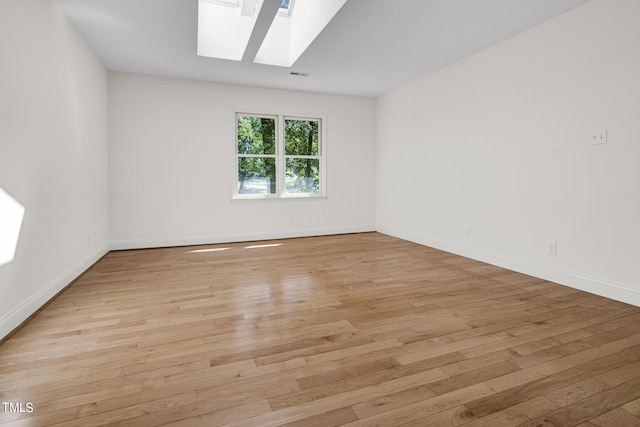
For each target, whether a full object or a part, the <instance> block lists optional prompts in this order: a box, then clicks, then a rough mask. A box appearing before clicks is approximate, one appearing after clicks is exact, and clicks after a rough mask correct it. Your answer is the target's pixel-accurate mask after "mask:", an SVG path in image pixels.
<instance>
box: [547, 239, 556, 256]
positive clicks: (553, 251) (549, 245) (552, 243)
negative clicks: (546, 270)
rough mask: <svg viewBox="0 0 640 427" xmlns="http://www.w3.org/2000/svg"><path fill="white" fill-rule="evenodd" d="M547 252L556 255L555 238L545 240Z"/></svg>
mask: <svg viewBox="0 0 640 427" xmlns="http://www.w3.org/2000/svg"><path fill="white" fill-rule="evenodd" d="M547 254H549V255H558V242H557V241H556V240H549V241H548V242H547Z"/></svg>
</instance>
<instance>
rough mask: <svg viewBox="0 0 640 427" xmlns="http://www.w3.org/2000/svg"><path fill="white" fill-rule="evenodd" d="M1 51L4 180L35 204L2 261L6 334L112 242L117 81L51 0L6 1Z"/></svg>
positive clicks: (0, 20) (0, 7)
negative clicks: (112, 114) (110, 172)
mask: <svg viewBox="0 0 640 427" xmlns="http://www.w3.org/2000/svg"><path fill="white" fill-rule="evenodd" d="M0 61H1V63H2V65H1V66H0V186H1V187H2V188H3V189H4V191H6V192H7V193H9V194H10V195H11V196H12V197H13V198H14V199H15V200H17V201H18V202H19V203H20V204H22V205H23V206H24V207H25V214H24V220H23V223H22V229H21V232H20V238H19V241H18V245H17V249H16V253H15V258H14V259H13V261H12V262H10V263H8V264H5V265H2V266H0V295H1V297H0V337H3V336H5V335H6V334H7V333H9V332H10V331H11V330H13V329H14V328H15V327H16V326H18V325H19V324H20V323H21V322H22V321H24V320H25V319H26V318H27V317H28V316H29V315H31V314H32V313H33V312H34V311H35V310H37V309H38V308H39V307H40V306H41V305H42V304H44V303H45V302H46V301H47V300H48V299H49V298H51V297H52V296H53V295H55V294H56V293H57V292H58V291H59V290H60V289H62V288H63V287H64V286H66V285H68V284H69V283H70V282H71V281H72V280H73V279H74V278H75V277H76V276H77V275H78V274H80V273H81V272H82V271H84V270H85V269H86V268H88V267H89V266H90V265H91V264H92V263H93V262H95V261H96V260H97V259H98V258H99V257H100V256H102V255H103V254H104V253H106V251H107V250H108V245H109V233H108V207H107V203H108V192H107V185H108V180H107V158H108V156H107V155H108V152H107V130H108V127H107V112H108V106H107V95H108V91H107V72H106V70H105V69H104V67H103V66H102V64H101V63H100V62H99V61H98V60H97V59H96V57H95V55H94V54H93V52H92V51H91V50H89V48H88V47H87V46H86V45H85V43H84V42H83V41H82V39H81V38H80V37H79V35H78V34H77V33H76V32H75V30H74V29H73V28H72V27H71V26H70V24H69V23H68V22H67V20H66V19H65V18H64V17H63V15H62V14H61V13H60V12H59V11H58V9H57V7H56V6H55V5H53V4H52V2H51V1H49V0H2V1H1V2H0ZM2 237H3V236H0V239H2ZM0 243H3V241H2V240H0Z"/></svg>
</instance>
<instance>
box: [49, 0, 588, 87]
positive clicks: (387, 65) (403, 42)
mask: <svg viewBox="0 0 640 427" xmlns="http://www.w3.org/2000/svg"><path fill="white" fill-rule="evenodd" d="M54 1H55V2H56V3H57V4H58V5H59V6H60V8H61V9H62V10H63V12H64V13H65V14H66V16H67V17H68V18H69V20H70V21H71V22H72V23H73V24H74V25H75V26H76V28H77V29H78V30H79V32H80V33H81V34H82V35H83V37H84V38H85V39H86V41H87V42H88V44H89V45H90V46H91V48H92V49H93V50H94V51H95V52H96V53H97V55H98V57H99V58H100V59H101V60H102V61H103V62H104V64H105V65H106V67H107V68H108V69H109V70H112V71H122V72H131V73H140V74H150V75H158V76H168V77H179V78H187V79H194V80H205V81H214V82H221V83H232V84H241V85H250V86H263V87H272V88H282V89H294V90H306V91H313V92H325V93H338V94H348V95H363V96H374V97H375V96H379V95H382V94H384V93H386V92H388V91H390V90H393V89H395V88H397V87H399V86H401V85H403V84H405V83H408V82H410V81H413V80H415V79H417V78H419V77H422V76H424V75H426V74H428V73H431V72H433V71H435V70H438V69H440V68H442V67H444V66H446V65H448V64H451V63H453V62H455V61H458V60H460V59H462V58H465V57H467V56H469V55H472V54H474V53H476V52H478V51H480V50H482V49H485V48H487V47H489V46H491V45H494V44H496V43H498V42H500V41H502V40H504V39H507V38H509V37H512V36H514V35H516V34H518V33H521V32H523V31H525V30H527V29H529V28H531V27H533V26H535V25H537V24H540V23H542V22H544V21H546V20H548V19H551V18H553V17H555V16H558V15H560V14H562V13H565V12H567V11H569V10H571V9H573V8H575V7H577V6H580V5H582V4H584V3H587V2H588V1H589V0H348V1H347V3H346V4H345V5H344V6H343V7H342V9H341V10H340V11H339V12H338V14H337V15H336V16H335V17H334V18H333V20H332V21H331V22H329V24H328V25H327V27H326V28H325V29H324V30H323V31H322V32H321V33H320V35H319V36H318V37H317V38H316V39H315V41H314V42H313V43H312V44H311V46H310V47H309V48H308V49H307V50H306V51H305V52H304V53H303V54H302V56H301V57H300V58H299V59H298V61H297V62H296V63H295V64H294V65H293V66H292V67H291V68H285V67H276V66H269V65H261V64H254V63H253V62H252V60H253V58H247V56H250V55H245V60H243V61H241V62H236V61H226V60H219V59H212V58H205V57H199V56H197V55H196V36H197V13H198V1H197V0H54ZM298 1H322V0H298ZM279 3H280V0H265V6H268V5H270V6H269V7H271V9H273V10H275V9H277V5H279ZM269 7H267V8H265V7H264V6H263V9H269ZM267 21H268V17H267V18H263V17H262V14H261V16H260V18H259V21H258V24H257V25H256V28H262V30H259V31H262V32H264V33H266V30H267V29H268V26H269V22H267ZM259 31H258V32H259ZM252 42H253V47H252V49H255V50H257V47H259V40H252V41H250V45H249V46H250V47H251V46H252V44H251V43H252ZM256 46H257V47H256ZM292 71H294V72H302V73H309V76H308V77H296V76H292V75H290V74H289V73H290V72H292Z"/></svg>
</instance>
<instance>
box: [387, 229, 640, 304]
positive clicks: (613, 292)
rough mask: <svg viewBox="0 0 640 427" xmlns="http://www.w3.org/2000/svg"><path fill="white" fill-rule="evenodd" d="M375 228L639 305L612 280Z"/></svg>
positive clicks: (636, 293) (638, 293)
mask: <svg viewBox="0 0 640 427" xmlns="http://www.w3.org/2000/svg"><path fill="white" fill-rule="evenodd" d="M377 231H379V232H380V233H384V234H388V235H390V236H393V237H398V238H400V239H403V240H408V241H410V242H414V243H418V244H420V245H423V246H429V247H432V248H435V249H439V250H442V251H445V252H450V253H453V254H456V255H460V256H464V257H466V258H471V259H475V260H477V261H482V262H486V263H488V264H492V265H496V266H498V267H502V268H506V269H508V270H512V271H517V272H518V273H523V274H527V275H529V276H533V277H537V278H540V279H543V280H548V281H550V282H554V283H558V284H561V285H565V286H569V287H571V288H574V289H579V290H581V291H585V292H589V293H592V294H596V295H600V296H603V297H606V298H610V299H613V300H616V301H621V302H625V303H627V304H632V305H635V306H638V307H640V290H637V289H632V288H630V287H628V286H625V285H621V284H617V283H611V282H608V281H604V280H601V279H597V278H593V277H587V276H584V275H581V274H577V273H574V272H570V271H565V270H561V269H557V268H553V267H548V266H543V265H536V264H532V263H530V262H527V261H526V260H522V259H518V258H513V257H508V256H504V255H499V254H494V253H490V252H485V251H482V250H479V249H477V248H472V247H469V246H464V245H456V244H450V243H447V242H443V241H440V240H437V239H432V238H429V237H426V236H420V235H416V234H414V233H410V232H406V231H402V230H397V229H394V228H388V227H381V226H378V227H377Z"/></svg>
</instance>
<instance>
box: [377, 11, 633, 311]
mask: <svg viewBox="0 0 640 427" xmlns="http://www.w3.org/2000/svg"><path fill="white" fill-rule="evenodd" d="M639 22H640V2H638V1H635V0H594V1H592V2H590V3H588V4H586V5H585V6H582V7H580V8H578V9H576V10H574V11H572V12H569V13H568V14H566V15H563V16H560V17H558V18H556V19H554V20H552V21H549V22H547V23H544V24H542V25H540V26H538V27H536V28H534V29H532V30H530V31H528V32H526V33H523V34H521V35H519V36H517V37H514V38H512V39H509V40H507V41H505V42H502V43H500V44H499V45H496V46H494V47H492V48H490V49H488V50H485V51H483V52H481V53H479V54H476V55H475V56H472V57H470V58H468V59H465V60H463V61H460V62H459V63H456V64H454V65H452V66H449V67H447V68H445V69H443V70H441V71H439V72H437V73H434V74H432V75H429V76H426V77H424V78H422V79H420V80H418V81H416V82H413V83H411V84H409V85H407V86H404V87H402V88H401V89H398V90H396V91H394V92H392V93H389V94H387V95H385V96H383V97H381V98H380V99H379V100H378V119H377V126H378V128H377V132H378V135H377V137H378V175H377V176H378V197H377V206H378V208H377V212H378V229H379V230H380V231H383V232H386V233H389V234H392V235H396V236H399V237H404V238H406V239H409V240H413V241H417V242H420V243H423V244H427V245H430V246H434V247H438V248H442V249H446V250H449V251H452V252H455V253H459V254H462V255H467V256H470V257H473V258H477V259H481V260H485V261H489V262H492V263H495V264H498V265H502V266H505V267H508V268H512V269H515V270H519V271H523V272H526V273H529V274H533V275H536V276H538V277H543V278H548V279H552V280H555V281H557V282H560V283H564V284H567V285H570V286H574V287H578V288H581V289H585V290H588V291H591V292H594V293H598V294H601V295H606V296H609V297H611V298H615V299H620V300H623V301H628V302H632V303H634V304H636V305H640V273H639V272H638V269H637V262H638V260H639V259H640V25H638V23H639ZM600 129H608V135H609V143H608V144H606V145H593V146H592V145H590V140H591V135H592V133H593V131H597V130H600ZM469 227H470V229H471V236H470V237H467V235H466V234H467V228H469ZM548 240H557V242H558V253H557V255H555V256H554V255H548V254H547V241H548Z"/></svg>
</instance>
